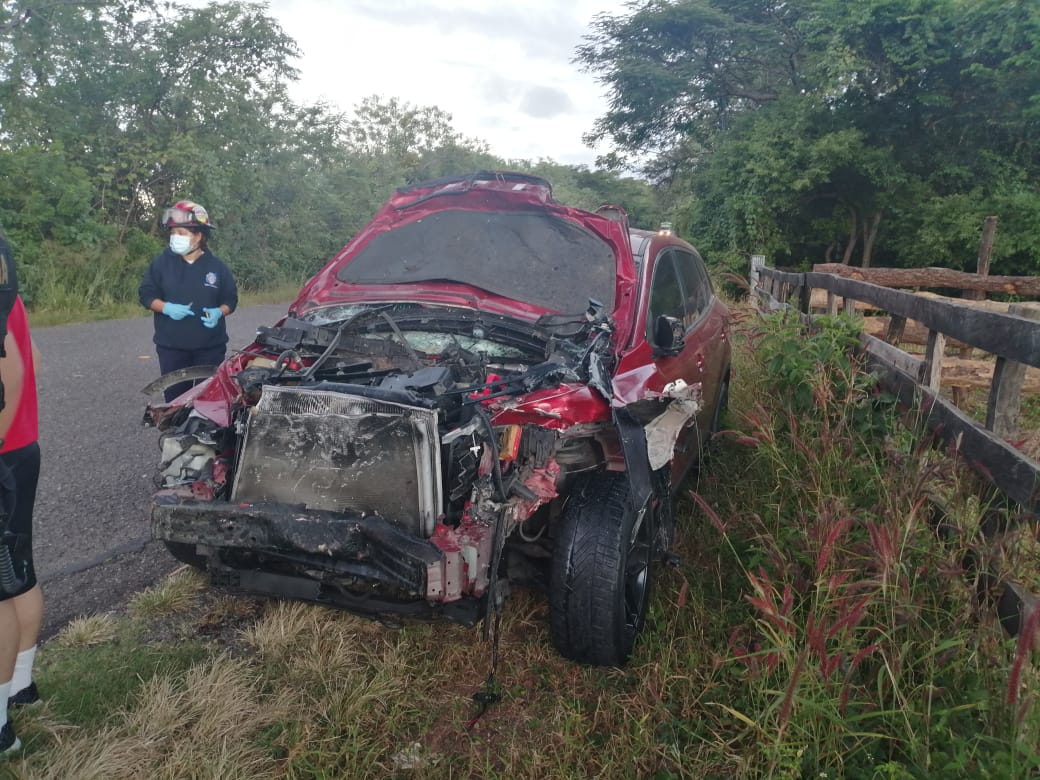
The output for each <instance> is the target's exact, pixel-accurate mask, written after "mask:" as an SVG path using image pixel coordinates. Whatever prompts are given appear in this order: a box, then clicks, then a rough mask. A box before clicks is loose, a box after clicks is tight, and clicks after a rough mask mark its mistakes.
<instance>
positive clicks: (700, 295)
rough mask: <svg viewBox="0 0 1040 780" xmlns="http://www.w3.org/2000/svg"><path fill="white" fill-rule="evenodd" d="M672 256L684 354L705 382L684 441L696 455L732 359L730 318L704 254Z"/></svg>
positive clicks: (682, 251)
mask: <svg viewBox="0 0 1040 780" xmlns="http://www.w3.org/2000/svg"><path fill="white" fill-rule="evenodd" d="M672 256H673V260H674V262H675V267H676V272H677V275H678V277H679V281H680V284H681V285H682V288H683V293H684V300H685V311H686V321H685V323H684V324H685V331H686V335H685V342H686V344H685V346H686V349H685V350H684V355H685V359H687V360H688V361H690V362H691V363H692V364H693V365H694V366H695V367H696V371H697V376H698V380H697V381H699V382H701V383H702V386H703V391H704V398H703V406H702V408H701V410H700V412H699V413H698V414H697V420H696V424H695V425H691V426H690V428H688V429H687V432H688V433H689V434H690V436H689V437H688V439H687V441H685V442H682V444H683V446H686V447H687V448H689V449H690V450H692V452H693V455H694V457H695V458H696V457H699V453H700V451H701V450H702V449H703V448H704V446H705V445H706V444H707V442H708V438H709V437H710V436H711V423H712V420H713V419H714V414H715V407H716V405H717V404H718V401H719V398H718V396H719V392H720V389H721V387H722V381H723V377H724V374H725V371H726V364H727V362H728V346H729V344H728V341H727V338H726V318H725V317H724V316H723V315H722V314H721V313H720V311H719V309H720V308H721V307H717V306H716V305H715V303H716V301H715V290H714V289H713V287H712V284H711V278H710V277H709V276H708V270H707V268H705V266H704V261H703V260H702V259H701V257H700V255H698V254H696V253H695V252H690V251H687V250H686V249H683V248H679V247H676V248H673V250H672ZM691 370H692V369H691Z"/></svg>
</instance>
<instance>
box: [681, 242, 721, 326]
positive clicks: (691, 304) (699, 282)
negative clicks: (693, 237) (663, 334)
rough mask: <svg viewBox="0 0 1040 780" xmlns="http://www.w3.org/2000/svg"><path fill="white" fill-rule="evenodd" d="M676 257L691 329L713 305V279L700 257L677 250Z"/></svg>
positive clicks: (686, 321) (687, 324)
mask: <svg viewBox="0 0 1040 780" xmlns="http://www.w3.org/2000/svg"><path fill="white" fill-rule="evenodd" d="M674 256H675V264H676V268H677V269H678V272H679V276H680V277H681V279H682V284H683V288H684V294H685V298H686V319H685V325H686V327H687V328H689V327H690V326H692V325H693V323H695V322H696V321H697V320H699V319H700V317H701V315H702V314H704V313H705V312H706V311H707V310H708V307H709V306H710V305H711V298H712V295H713V291H712V288H711V279H710V278H709V277H708V271H707V269H706V268H705V267H704V261H703V260H701V258H700V256H699V255H696V254H694V253H692V252H684V251H683V250H681V249H676V250H674Z"/></svg>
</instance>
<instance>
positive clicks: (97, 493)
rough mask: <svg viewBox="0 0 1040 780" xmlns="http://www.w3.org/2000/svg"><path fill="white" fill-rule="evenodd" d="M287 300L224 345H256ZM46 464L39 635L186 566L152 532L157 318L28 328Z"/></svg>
mask: <svg viewBox="0 0 1040 780" xmlns="http://www.w3.org/2000/svg"><path fill="white" fill-rule="evenodd" d="M286 307H287V304H279V305H272V306H253V307H246V308H242V309H239V310H238V311H236V312H235V313H234V314H233V315H232V316H231V317H229V318H228V332H229V336H230V343H229V345H228V346H229V349H236V348H239V347H243V346H245V345H247V344H249V343H250V342H251V341H253V337H254V335H255V333H256V328H257V327H258V326H259V325H272V324H274V322H276V321H277V320H278V319H279V318H280V317H281V316H282V315H283V314H284V313H285V310H286ZM33 339H34V340H35V341H36V344H37V346H38V347H39V349H40V352H41V353H42V365H41V367H40V371H39V375H38V377H37V381H38V384H39V397H40V448H41V450H42V453H43V465H42V469H41V474H40V486H39V493H38V497H37V501H36V513H35V516H34V526H33V531H34V537H33V550H34V555H35V560H36V572H37V576H38V577H39V579H40V582H41V583H42V585H43V592H44V599H45V601H46V609H47V612H46V617H45V620H44V628H43V638H47V637H48V636H51V635H53V634H54V633H55V632H56V631H57V630H59V629H60V628H61V627H62V626H63V625H65V623H67V622H68V621H69V620H71V619H73V618H75V617H79V616H82V615H90V614H95V613H99V612H106V611H109V610H111V609H113V608H116V607H118V606H121V605H122V604H124V603H125V602H126V600H127V599H128V598H129V597H130V596H132V595H133V594H134V593H136V592H137V591H139V590H141V589H143V588H145V587H147V586H149V585H151V584H152V583H154V582H156V581H157V580H159V579H160V578H162V577H163V576H164V575H165V574H166V573H168V572H169V571H171V570H172V569H174V568H176V567H177V566H178V565H179V564H178V563H177V562H176V561H175V560H174V559H173V558H172V557H170V555H169V554H168V553H167V552H166V548H165V547H163V546H162V545H161V544H158V543H156V542H153V541H152V540H151V536H150V534H149V524H148V502H149V498H150V496H151V494H152V491H153V490H154V482H153V478H154V474H155V468H156V465H157V464H158V462H159V449H158V440H159V437H158V432H157V431H156V430H155V429H154V428H146V427H144V426H143V425H142V422H141V419H142V416H143V413H144V408H145V405H146V404H147V403H148V400H149V398H148V396H146V395H144V394H142V392H141V389H142V388H143V387H144V386H145V385H147V384H148V383H149V382H151V381H152V380H154V379H155V378H157V377H158V376H159V366H158V362H157V360H156V358H155V352H154V351H153V345H152V323H151V318H150V317H147V316H142V317H140V318H137V319H129V320H110V321H108V322H92V323H85V324H81V325H67V326H60V327H52V328H39V329H34V330H33Z"/></svg>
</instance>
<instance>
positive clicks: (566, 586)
mask: <svg viewBox="0 0 1040 780" xmlns="http://www.w3.org/2000/svg"><path fill="white" fill-rule="evenodd" d="M629 491H630V485H629V480H628V475H627V474H623V473H617V472H607V473H603V474H598V475H595V476H593V477H590V478H588V479H586V480H585V481H584V482H583V483H582V484H580V485H577V486H575V490H574V491H573V492H572V494H571V497H570V500H569V502H568V504H567V507H566V509H565V510H564V514H563V518H562V522H561V525H560V530H559V533H558V535H557V538H556V547H555V551H554V554H553V563H552V576H551V582H550V596H549V621H550V631H551V634H552V641H553V644H554V645H555V646H556V649H557V650H558V651H559V652H560V654H561V655H563V656H564V657H566V658H569V659H571V660H573V661H577V662H579V663H587V664H594V665H597V666H621V665H623V664H624V663H625V662H626V661H627V660H628V658H629V656H630V655H631V653H632V646H633V644H634V643H635V639H636V636H637V635H638V634H639V632H640V631H641V630H642V628H643V624H644V623H645V622H646V613H647V609H648V605H649V601H650V585H651V574H652V569H653V562H654V558H655V556H656V552H657V547H658V545H657V544H655V541H656V538H655V537H656V529H655V523H654V513H653V510H652V509H647V510H646V511H645V512H643V513H642V515H641V516H639V514H638V513H637V512H636V511H635V510H634V509H633V508H632V507H630V506H629V500H628V498H629Z"/></svg>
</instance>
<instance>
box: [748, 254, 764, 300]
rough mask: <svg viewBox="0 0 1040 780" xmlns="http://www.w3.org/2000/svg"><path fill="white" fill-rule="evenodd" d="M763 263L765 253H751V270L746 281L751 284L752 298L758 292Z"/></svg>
mask: <svg viewBox="0 0 1040 780" xmlns="http://www.w3.org/2000/svg"><path fill="white" fill-rule="evenodd" d="M765 264H766V256H765V255H751V272H750V273H749V274H748V282H749V283H750V284H751V297H752V298H754V297H755V296H756V295H757V294H758V282H759V279H760V278H761V274H760V271H761V270H762V267H763V266H764V265H765Z"/></svg>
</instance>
